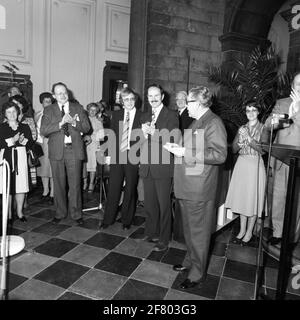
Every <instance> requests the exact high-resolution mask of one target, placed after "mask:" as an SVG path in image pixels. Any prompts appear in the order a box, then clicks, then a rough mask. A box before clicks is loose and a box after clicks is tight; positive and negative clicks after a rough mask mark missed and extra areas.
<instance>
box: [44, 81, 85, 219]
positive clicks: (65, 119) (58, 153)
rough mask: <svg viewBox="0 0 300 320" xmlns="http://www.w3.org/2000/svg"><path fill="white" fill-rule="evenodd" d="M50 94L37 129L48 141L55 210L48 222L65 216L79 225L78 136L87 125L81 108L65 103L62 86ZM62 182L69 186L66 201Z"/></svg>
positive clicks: (81, 149) (80, 143) (66, 97)
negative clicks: (50, 101)
mask: <svg viewBox="0 0 300 320" xmlns="http://www.w3.org/2000/svg"><path fill="white" fill-rule="evenodd" d="M52 93H53V97H54V98H55V99H56V102H55V103H54V104H52V105H50V106H48V107H46V108H45V109H44V112H43V117H42V122H41V129H40V132H41V135H43V136H44V137H47V138H49V140H48V149H49V159H50V165H51V170H52V176H53V183H54V204H55V206H56V211H55V217H54V219H53V220H52V222H53V223H59V222H60V220H61V219H64V218H66V217H67V215H68V212H69V214H70V216H71V218H72V219H73V220H75V221H76V222H77V224H79V225H81V224H83V220H82V199H81V172H82V170H81V168H82V160H83V159H84V158H85V151H84V145H83V140H82V134H85V133H88V132H89V130H90V122H89V120H88V117H87V115H86V112H85V110H84V109H83V107H82V106H81V105H80V104H78V103H74V102H70V101H69V91H68V88H67V86H66V85H65V84H64V83H62V82H58V83H55V84H54V85H53V87H52ZM66 178H68V185H69V192H68V197H67V192H66V182H67V181H66ZM67 198H69V199H68V201H67Z"/></svg>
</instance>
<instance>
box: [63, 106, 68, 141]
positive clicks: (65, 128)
mask: <svg viewBox="0 0 300 320" xmlns="http://www.w3.org/2000/svg"><path fill="white" fill-rule="evenodd" d="M64 107H65V106H64V105H62V107H61V116H62V117H64V115H65V109H64ZM62 129H63V130H64V133H65V136H67V137H68V136H69V135H70V133H69V129H68V124H67V123H64V124H63V125H62Z"/></svg>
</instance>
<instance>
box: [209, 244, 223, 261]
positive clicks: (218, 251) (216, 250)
mask: <svg viewBox="0 0 300 320" xmlns="http://www.w3.org/2000/svg"><path fill="white" fill-rule="evenodd" d="M226 249H227V244H226V243H224V242H218V241H213V242H212V243H211V246H210V249H209V254H213V255H215V256H219V257H225V254H226Z"/></svg>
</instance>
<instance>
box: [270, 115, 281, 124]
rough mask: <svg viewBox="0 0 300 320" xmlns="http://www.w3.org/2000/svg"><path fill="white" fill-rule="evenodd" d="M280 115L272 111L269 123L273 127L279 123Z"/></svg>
mask: <svg viewBox="0 0 300 320" xmlns="http://www.w3.org/2000/svg"><path fill="white" fill-rule="evenodd" d="M279 119H280V115H279V114H276V113H274V114H273V116H272V119H271V125H274V127H277V126H278V124H279Z"/></svg>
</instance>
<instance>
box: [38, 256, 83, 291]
mask: <svg viewBox="0 0 300 320" xmlns="http://www.w3.org/2000/svg"><path fill="white" fill-rule="evenodd" d="M88 270H89V268H87V267H84V266H80V265H78V264H75V263H71V262H67V261H63V260H59V261H57V262H55V263H54V264H52V265H51V266H50V267H48V268H46V269H45V270H43V271H42V272H40V273H39V274H38V275H36V276H35V277H34V278H35V279H38V280H41V281H44V282H48V283H51V284H54V285H56V286H59V287H62V288H65V289H67V288H69V287H70V286H71V285H72V284H73V283H74V282H75V281H77V280H78V279H79V278H80V277H81V276H82V275H84V274H85V273H86V272H87V271H88Z"/></svg>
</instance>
